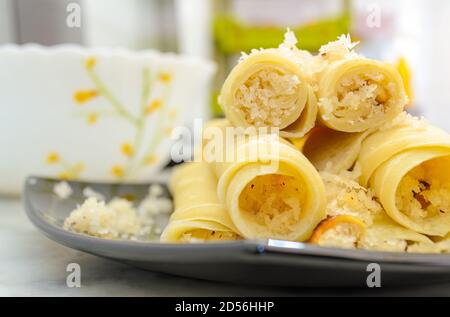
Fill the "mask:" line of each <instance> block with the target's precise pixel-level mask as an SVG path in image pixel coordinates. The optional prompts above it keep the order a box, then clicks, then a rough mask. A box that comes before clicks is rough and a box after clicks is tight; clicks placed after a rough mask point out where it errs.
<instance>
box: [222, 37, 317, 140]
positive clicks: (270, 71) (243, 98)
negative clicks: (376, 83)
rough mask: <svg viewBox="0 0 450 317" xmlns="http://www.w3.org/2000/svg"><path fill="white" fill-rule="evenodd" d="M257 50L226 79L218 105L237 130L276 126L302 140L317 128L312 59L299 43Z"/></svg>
mask: <svg viewBox="0 0 450 317" xmlns="http://www.w3.org/2000/svg"><path fill="white" fill-rule="evenodd" d="M289 34H290V33H288V35H287V36H286V40H285V43H284V44H282V45H280V47H279V48H271V49H265V50H254V51H253V52H252V53H251V54H250V55H248V56H246V57H245V58H242V60H241V61H240V62H239V63H238V65H236V67H234V68H233V70H232V71H231V73H230V74H229V75H228V77H227V79H226V80H225V82H224V84H223V86H222V90H221V93H220V96H219V103H220V105H221V106H222V109H223V111H224V113H225V116H226V117H227V119H228V120H229V121H230V122H231V123H232V124H233V125H234V126H236V127H249V126H256V127H273V128H278V129H279V130H280V134H281V136H283V137H297V138H298V137H302V136H304V135H305V134H306V133H307V132H308V131H309V130H311V129H312V128H313V127H314V124H315V121H316V117H317V100H316V96H315V94H314V91H313V88H312V84H311V78H310V77H311V75H310V73H311V68H312V66H313V57H312V56H311V54H309V53H308V52H306V51H301V50H299V49H298V48H297V47H296V46H295V43H296V40H295V39H294V41H292V40H290V36H289Z"/></svg>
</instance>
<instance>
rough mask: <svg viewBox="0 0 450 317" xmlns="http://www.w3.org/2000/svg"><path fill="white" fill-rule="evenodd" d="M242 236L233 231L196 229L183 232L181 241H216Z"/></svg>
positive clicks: (235, 238) (236, 238)
mask: <svg viewBox="0 0 450 317" xmlns="http://www.w3.org/2000/svg"><path fill="white" fill-rule="evenodd" d="M238 239H240V237H239V236H238V235H237V234H235V233H234V232H231V231H213V230H206V229H196V230H191V231H188V232H185V233H183V235H182V236H181V237H180V240H179V241H180V242H185V243H196V242H214V241H226V240H238Z"/></svg>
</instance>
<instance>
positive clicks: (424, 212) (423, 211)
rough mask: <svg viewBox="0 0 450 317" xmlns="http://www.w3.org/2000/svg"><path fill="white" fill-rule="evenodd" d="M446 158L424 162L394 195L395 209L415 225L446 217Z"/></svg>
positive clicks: (449, 209)
mask: <svg viewBox="0 0 450 317" xmlns="http://www.w3.org/2000/svg"><path fill="white" fill-rule="evenodd" d="M449 164H450V157H441V158H435V159H432V160H428V161H426V162H424V163H422V164H420V165H418V166H416V167H415V168H413V169H412V170H410V171H409V172H408V173H407V174H406V175H405V176H404V177H403V178H402V180H401V182H400V184H399V186H398V188H397V193H396V206H397V208H398V209H399V210H400V211H401V212H402V213H404V214H405V215H407V216H408V217H409V218H411V219H412V220H413V221H415V222H417V223H426V222H427V221H429V220H435V219H436V218H439V217H442V216H448V215H449V213H450V174H449V172H448V166H449Z"/></svg>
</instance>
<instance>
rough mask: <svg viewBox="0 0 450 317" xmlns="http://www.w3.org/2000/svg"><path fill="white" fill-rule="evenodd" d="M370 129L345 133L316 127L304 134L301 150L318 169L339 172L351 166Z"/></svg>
mask: <svg viewBox="0 0 450 317" xmlns="http://www.w3.org/2000/svg"><path fill="white" fill-rule="evenodd" d="M370 131H371V130H366V131H364V132H355V133H346V132H341V131H336V130H332V129H329V128H326V127H316V128H314V129H313V130H312V131H311V132H310V133H308V135H307V136H305V141H304V143H303V144H302V147H301V150H302V152H303V154H305V156H306V157H307V158H308V160H310V161H311V163H312V164H313V165H314V166H315V167H316V168H317V169H318V170H319V171H326V172H329V173H333V174H339V173H341V172H342V171H347V170H349V169H351V168H352V167H353V165H354V164H355V161H356V159H357V157H358V155H359V152H360V150H361V143H362V141H363V140H364V139H365V138H366V137H367V136H368V135H369V133H370Z"/></svg>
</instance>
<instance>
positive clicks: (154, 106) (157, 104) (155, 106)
mask: <svg viewBox="0 0 450 317" xmlns="http://www.w3.org/2000/svg"><path fill="white" fill-rule="evenodd" d="M161 105H162V102H161V100H159V99H155V100H153V101H152V102H151V103H150V104H149V105H148V107H147V108H146V109H145V115H147V116H148V115H149V114H151V113H153V112H155V111H156V110H158V109H159V108H161Z"/></svg>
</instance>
